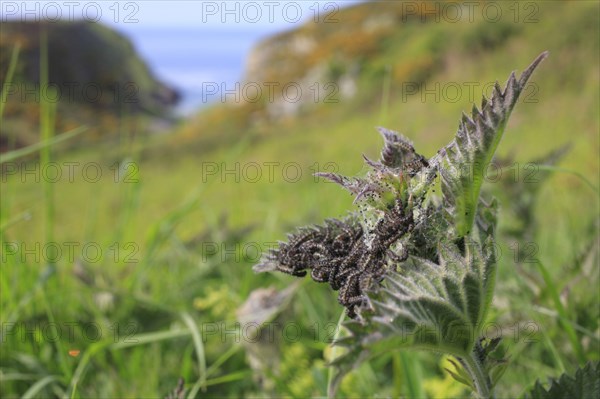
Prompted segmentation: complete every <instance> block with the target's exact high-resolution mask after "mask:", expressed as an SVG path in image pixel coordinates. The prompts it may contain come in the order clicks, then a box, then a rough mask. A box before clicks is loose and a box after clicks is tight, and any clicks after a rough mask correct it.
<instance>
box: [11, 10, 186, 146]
mask: <svg viewBox="0 0 600 399" xmlns="http://www.w3.org/2000/svg"><path fill="white" fill-rule="evenodd" d="M42 38H45V39H42ZM42 40H46V43H47V50H48V67H47V73H48V84H47V85H45V86H44V87H41V85H40V70H41V64H40V43H41V41H42ZM17 44H18V45H19V48H20V53H19V58H18V60H17V64H16V65H15V72H14V77H13V79H12V81H11V84H10V85H8V86H7V88H6V90H7V94H8V95H7V102H6V107H5V115H4V120H3V122H4V123H3V124H2V127H0V135H1V137H2V141H0V151H7V150H8V148H9V143H11V142H12V143H13V144H14V147H17V148H20V147H23V146H26V145H29V144H32V143H34V142H35V141H36V135H35V131H36V130H37V128H36V127H37V126H38V125H39V123H40V121H39V111H38V108H39V106H38V104H39V102H40V100H41V96H43V97H44V98H46V99H48V101H50V102H53V103H56V104H57V120H56V127H57V128H58V129H59V130H70V129H73V128H74V127H77V126H80V125H84V124H85V125H91V126H90V127H91V131H90V132H88V135H87V138H88V139H89V138H92V137H102V136H112V135H114V132H116V130H117V129H118V128H117V126H118V124H119V118H120V117H121V115H122V114H137V115H144V116H146V117H147V118H145V119H150V117H153V118H155V119H168V118H169V117H170V114H169V110H170V109H171V108H172V106H173V105H175V104H176V103H177V101H178V98H179V94H178V93H177V92H176V91H175V90H174V89H172V88H170V87H168V86H166V85H165V84H163V83H161V82H160V81H158V80H157V79H156V78H155V77H154V76H153V74H152V72H151V71H150V70H149V69H148V66H147V65H146V63H145V62H144V61H143V60H142V59H141V58H140V57H139V56H138V55H137V53H136V50H135V49H134V47H133V45H132V44H131V42H130V41H129V40H128V39H127V38H125V37H124V36H123V35H121V34H120V33H118V32H116V31H114V30H112V29H110V28H108V27H105V26H104V25H101V24H96V23H86V22H58V23H57V22H53V23H51V22H19V21H6V22H3V23H2V29H1V30H0V71H2V79H3V80H4V77H5V76H6V73H7V71H8V69H9V65H10V59H11V54H12V50H13V47H14V46H15V45H17ZM140 119H141V118H140ZM88 141H89V140H88Z"/></svg>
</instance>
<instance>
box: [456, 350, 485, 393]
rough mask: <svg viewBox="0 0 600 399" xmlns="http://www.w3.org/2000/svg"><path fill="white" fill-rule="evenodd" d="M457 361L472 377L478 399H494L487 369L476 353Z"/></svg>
mask: <svg viewBox="0 0 600 399" xmlns="http://www.w3.org/2000/svg"><path fill="white" fill-rule="evenodd" d="M457 359H458V361H459V362H460V364H461V365H462V366H463V367H464V368H465V371H466V372H467V373H469V375H470V376H471V379H472V380H473V383H474V385H475V389H476V390H477V397H478V398H482V399H489V398H494V393H493V391H492V383H491V380H490V377H489V376H488V375H487V374H486V372H485V369H484V367H483V365H482V364H481V362H480V361H479V359H477V357H476V355H475V352H471V355H470V356H467V357H460V358H457Z"/></svg>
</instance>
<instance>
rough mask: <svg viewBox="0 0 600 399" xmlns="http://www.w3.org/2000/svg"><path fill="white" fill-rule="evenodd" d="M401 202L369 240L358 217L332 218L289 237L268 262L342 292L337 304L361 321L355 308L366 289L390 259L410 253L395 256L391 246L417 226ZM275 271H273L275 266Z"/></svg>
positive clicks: (387, 213) (361, 302)
mask: <svg viewBox="0 0 600 399" xmlns="http://www.w3.org/2000/svg"><path fill="white" fill-rule="evenodd" d="M404 209H405V206H404V204H403V203H402V201H401V200H400V199H396V200H395V201H394V203H393V204H392V205H390V206H389V207H388V209H387V210H386V211H385V212H384V215H383V217H382V218H381V219H380V220H379V221H378V222H377V224H376V225H375V227H374V228H373V230H372V231H370V232H369V233H370V237H371V239H370V240H367V239H366V235H365V234H364V229H363V227H362V226H361V224H360V223H359V222H358V220H356V219H355V218H352V217H350V218H347V219H345V220H337V219H329V220H327V221H326V222H325V224H324V225H322V226H314V227H311V228H303V229H300V230H299V231H298V232H297V233H295V234H291V235H289V236H288V238H289V241H288V242H287V243H280V244H279V247H278V248H277V249H275V250H272V251H271V252H270V253H269V254H268V255H267V256H266V259H264V260H263V264H270V265H272V267H273V266H274V269H275V270H278V271H280V272H283V273H287V274H291V275H293V276H296V277H303V276H305V275H306V274H307V273H308V272H309V271H310V276H311V277H312V279H313V280H314V281H317V282H320V283H329V285H330V286H331V288H332V289H333V290H335V291H338V290H339V295H338V301H339V303H340V304H341V305H343V306H345V307H346V308H347V313H348V316H349V317H351V318H354V317H356V309H355V308H356V307H360V306H362V305H364V304H365V301H366V296H365V291H366V290H367V289H368V288H369V287H370V286H371V285H372V284H378V283H380V282H381V280H382V279H383V276H384V273H385V267H386V263H387V259H388V258H391V259H393V260H395V261H399V262H401V261H404V260H406V258H407V257H408V252H407V251H403V253H402V254H399V255H398V254H396V253H394V252H393V251H391V250H390V247H391V246H392V245H393V244H394V243H395V242H396V241H398V240H399V239H400V238H402V237H403V236H404V235H406V234H407V233H408V232H410V231H411V230H412V228H413V216H412V212H405V211H404ZM272 267H271V268H272Z"/></svg>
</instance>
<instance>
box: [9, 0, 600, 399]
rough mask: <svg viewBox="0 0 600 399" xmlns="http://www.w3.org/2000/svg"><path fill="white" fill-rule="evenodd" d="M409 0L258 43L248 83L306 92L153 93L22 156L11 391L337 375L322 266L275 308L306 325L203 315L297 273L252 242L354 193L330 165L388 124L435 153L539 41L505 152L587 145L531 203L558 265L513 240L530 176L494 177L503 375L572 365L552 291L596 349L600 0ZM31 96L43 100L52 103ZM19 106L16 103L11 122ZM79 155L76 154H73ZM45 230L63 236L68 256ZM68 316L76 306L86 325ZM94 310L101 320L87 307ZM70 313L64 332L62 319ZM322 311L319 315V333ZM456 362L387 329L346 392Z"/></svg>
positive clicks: (354, 155) (530, 154) (146, 391)
mask: <svg viewBox="0 0 600 399" xmlns="http://www.w3.org/2000/svg"><path fill="white" fill-rule="evenodd" d="M401 4H402V3H399V2H371V3H369V4H361V5H358V6H353V7H349V8H347V9H343V10H340V11H339V12H337V13H336V14H335V15H331V16H330V19H326V18H325V15H323V16H322V17H323V18H322V20H321V21H320V22H319V23H315V22H314V21H308V22H307V23H306V24H305V25H304V26H302V27H300V28H299V29H297V30H294V31H290V32H285V33H283V34H281V35H279V36H276V37H273V38H270V39H268V40H266V41H265V42H263V43H261V44H259V45H258V46H257V48H256V49H255V51H254V52H253V53H252V55H251V58H250V60H249V62H248V68H247V73H246V75H245V76H244V82H245V84H246V85H249V84H252V83H256V84H258V85H259V86H261V87H264V83H265V82H279V83H280V86H281V87H283V86H285V85H286V84H291V83H297V84H298V85H299V86H300V87H301V88H302V93H303V96H302V97H301V100H299V101H298V102H291V101H289V99H288V100H287V101H286V99H285V98H282V94H281V91H279V90H275V94H274V97H273V98H270V97H269V96H268V95H267V94H266V93H267V91H266V90H264V91H263V92H262V96H259V97H254V96H250V95H248V96H247V97H246V99H248V98H249V97H251V100H252V101H243V98H244V97H243V96H242V97H241V98H242V100H240V101H228V102H227V103H217V104H213V105H211V106H210V107H208V108H206V109H204V110H201V111H200V112H198V114H197V115H195V116H193V117H191V118H190V119H189V120H186V121H184V122H182V123H181V124H180V125H179V126H177V127H176V128H175V129H172V130H170V131H168V133H169V134H164V135H160V136H150V135H145V134H144V132H143V129H141V128H140V126H143V124H142V123H141V122H140V118H142V117H141V116H140V115H137V114H135V113H121V114H119V116H118V123H116V124H115V130H114V132H115V134H114V136H113V137H112V138H111V139H108V138H107V139H100V140H97V141H96V143H95V144H94V145H93V146H86V147H83V148H79V149H77V150H72V151H65V150H64V149H65V148H66V147H68V146H69V143H61V144H58V145H55V146H52V147H50V149H49V150H48V152H46V153H45V155H44V156H42V157H40V158H41V159H40V160H33V161H29V162H27V163H25V164H21V163H20V161H21V159H17V160H16V161H11V162H10V163H9V165H7V163H6V162H5V163H4V164H3V168H4V174H3V175H2V181H1V186H0V188H1V192H2V203H1V207H0V219H1V220H0V229H1V238H2V245H3V246H2V248H1V250H2V266H1V268H2V270H1V271H2V273H1V275H0V283H1V294H0V298H1V305H2V306H1V308H2V320H1V321H2V323H3V326H5V327H6V328H5V329H4V330H3V332H2V351H1V353H0V356H1V358H0V382H1V385H0V394H1V396H2V397H6V398H11V397H21V396H23V395H24V394H25V393H27V392H28V390H29V393H33V395H32V396H33V397H36V395H37V396H38V397H56V396H61V397H62V396H63V395H65V396H68V397H164V396H165V395H166V394H167V392H170V391H172V390H173V389H174V388H175V386H176V384H177V379H178V378H179V377H180V376H182V377H183V378H184V380H185V387H186V389H187V390H188V391H190V390H191V391H192V392H196V393H197V397H240V396H254V397H273V396H278V397H281V396H286V397H311V396H324V395H326V387H327V377H328V369H327V367H326V364H325V362H326V360H327V359H329V356H330V352H331V351H330V348H329V345H328V339H330V338H331V329H328V327H327V328H326V327H325V326H331V325H332V323H333V326H335V323H337V321H338V319H339V317H340V314H341V312H342V310H343V309H342V308H341V306H338V305H337V302H336V297H335V294H334V293H332V292H330V290H328V289H327V287H324V286H321V285H318V284H314V283H312V282H309V281H308V280H307V281H302V282H300V283H299V284H298V285H297V286H294V287H295V288H294V291H293V293H291V294H290V295H291V296H289V297H286V298H284V300H280V301H279V305H277V306H275V308H276V309H275V311H274V312H275V313H276V314H277V316H276V317H277V318H276V319H275V320H277V321H278V322H280V323H284V322H290V321H293V322H294V323H297V325H298V326H300V328H301V329H302V331H304V332H305V334H303V335H302V336H301V337H300V339H289V338H287V339H286V338H285V337H284V338H281V339H280V340H279V341H278V342H276V343H266V344H264V343H263V345H262V346H259V347H258V355H257V354H256V353H255V352H253V351H255V350H257V349H256V347H252V346H249V345H247V342H244V341H243V340H242V341H239V342H238V341H236V340H235V334H230V335H228V336H223V335H220V334H219V333H213V330H210V329H208V330H207V328H206V326H211V328H212V327H214V326H215V325H217V324H215V323H229V324H227V326H228V327H229V328H231V329H233V330H234V331H235V327H233V323H234V322H235V321H237V320H239V319H241V318H242V316H244V314H243V313H244V312H243V311H240V310H239V309H245V308H248V307H250V306H249V305H248V304H246V307H243V305H244V303H245V302H246V301H247V299H248V298H249V297H250V296H251V293H252V292H254V290H256V289H259V288H268V287H271V286H273V287H275V288H277V289H283V288H285V287H289V286H291V285H292V283H294V282H296V280H294V279H293V278H291V277H288V276H282V275H254V274H253V272H252V271H251V266H252V265H253V264H254V263H256V262H257V261H258V255H259V254H258V251H257V248H258V250H263V249H267V248H268V247H269V245H272V243H273V242H275V241H276V240H278V239H283V238H284V237H285V232H287V231H289V230H290V228H292V227H293V226H300V225H307V224H309V223H315V222H321V221H322V220H323V219H324V218H327V217H338V216H341V215H343V214H345V212H346V210H347V209H353V208H352V197H351V196H349V195H348V194H347V193H345V192H343V191H342V190H341V189H340V188H339V187H337V186H336V185H334V184H329V183H326V182H323V181H321V180H320V179H317V178H315V177H313V176H312V174H313V173H314V172H316V171H335V172H340V173H342V174H345V175H354V174H357V173H360V172H361V171H362V170H363V160H362V157H361V155H362V154H365V155H366V156H368V157H370V158H377V155H378V153H379V150H380V146H381V143H382V140H381V138H380V137H379V136H378V134H377V132H376V130H375V129H374V128H375V126H385V127H388V128H390V129H394V130H398V131H400V132H401V133H402V134H404V135H406V136H407V137H409V138H411V139H412V140H413V141H414V144H415V148H416V149H417V150H418V151H419V152H421V153H423V154H424V155H425V156H427V157H431V156H432V155H434V153H435V151H436V150H437V149H438V148H440V147H441V146H443V145H445V144H446V143H448V142H449V141H450V140H451V138H452V137H453V135H454V133H455V131H456V128H457V125H458V121H459V118H460V115H461V112H462V111H469V110H470V108H471V107H472V104H473V103H476V104H479V103H480V99H481V95H482V94H486V95H489V93H490V89H491V87H490V84H492V83H493V82H495V81H496V80H499V81H500V83H501V84H504V82H505V81H506V78H507V77H508V76H509V74H510V72H511V71H513V70H517V71H518V72H519V73H520V72H521V71H522V70H523V69H524V68H525V67H526V66H527V65H529V63H530V62H531V61H532V60H533V59H534V58H535V56H537V55H538V54H539V53H541V52H542V51H544V50H548V51H549V52H550V56H549V58H548V59H547V60H546V61H545V62H544V64H543V65H541V66H540V68H539V70H538V71H537V72H536V74H535V75H534V76H533V78H532V84H531V86H530V88H529V89H528V90H527V91H526V92H525V93H524V94H523V97H522V100H521V101H520V102H519V104H518V105H517V106H516V108H515V110H514V112H513V115H512V117H511V119H510V122H509V125H508V127H507V130H506V133H505V136H504V139H503V142H502V143H501V144H500V147H499V157H501V158H503V159H506V158H509V157H512V160H513V162H516V164H511V165H515V166H512V168H509V169H508V170H504V173H505V174H504V177H506V176H508V175H509V174H510V175H511V176H512V174H513V173H515V174H516V176H518V177H516V178H515V179H516V180H517V181H519V182H521V181H524V180H523V179H524V178H525V177H527V176H529V177H532V176H533V177H534V178H535V176H538V174H539V175H540V176H541V169H535V165H534V169H533V171H532V170H531V169H528V167H527V163H528V162H531V161H534V160H536V159H538V158H540V157H542V156H544V155H545V154H547V153H548V152H550V151H551V150H554V149H556V148H558V147H561V146H563V145H565V144H570V145H571V148H570V150H569V151H568V153H567V154H566V155H565V156H564V158H563V159H562V160H561V161H560V162H559V164H558V166H559V167H560V171H553V172H552V173H551V174H550V175H549V177H548V179H547V180H546V181H544V184H543V185H542V186H541V189H540V192H539V197H538V198H537V202H535V207H534V208H533V210H532V212H533V214H534V218H535V221H536V226H537V227H536V229H535V232H534V234H533V237H530V238H528V240H531V241H532V242H534V244H535V245H536V248H537V250H536V255H537V256H538V257H539V258H540V260H541V261H543V263H544V264H545V265H546V268H547V269H548V271H549V276H543V275H542V274H541V273H540V271H539V270H538V269H536V268H535V267H534V266H532V265H530V264H521V263H519V264H517V263H518V262H516V261H515V260H514V258H513V252H514V251H513V250H511V248H514V245H515V240H514V239H511V240H509V238H508V237H509V235H508V233H506V231H508V228H509V227H511V226H513V225H514V223H515V220H514V219H515V218H516V217H517V216H518V213H517V212H516V211H515V209H514V207H511V203H512V202H513V201H514V198H511V195H513V194H511V192H509V191H508V190H505V189H503V188H502V187H503V186H501V185H500V184H494V182H493V181H489V182H488V183H487V185H486V186H485V189H486V190H487V191H488V192H489V193H490V194H494V195H496V196H497V197H498V198H499V201H500V205H501V215H500V220H501V222H500V229H501V230H502V231H504V232H505V235H504V236H503V237H504V238H505V239H506V242H503V243H502V254H503V255H502V256H501V257H500V267H499V274H498V282H497V284H496V285H497V290H496V291H497V296H496V298H495V303H494V306H495V308H496V311H495V312H494V314H492V315H491V317H492V318H493V320H494V321H496V322H497V323H498V325H499V326H500V327H501V328H502V331H503V333H504V334H505V336H506V337H507V340H508V341H509V345H508V346H509V348H510V352H509V355H510V361H511V366H510V367H509V368H508V371H507V372H506V375H505V377H504V378H503V380H502V381H501V386H499V387H498V397H520V396H521V395H522V394H523V393H524V392H525V390H526V389H527V388H528V387H531V386H532V385H533V383H534V382H535V380H536V379H537V378H539V379H541V380H542V381H546V377H549V376H554V377H557V376H558V375H560V374H561V373H562V372H563V371H569V372H572V371H573V370H575V369H576V367H577V364H578V361H577V354H576V351H575V350H574V348H573V347H572V346H571V345H570V341H569V337H568V336H567V333H566V332H565V331H564V329H563V328H562V327H561V326H562V324H561V316H559V312H558V309H557V306H558V305H557V302H555V299H556V298H558V300H559V301H560V304H562V305H561V306H563V307H564V308H565V309H566V310H565V311H566V312H567V314H568V317H569V321H570V322H572V323H573V325H575V326H576V332H577V339H578V342H579V343H580V345H581V347H582V348H583V350H584V352H585V356H586V357H587V359H588V360H598V359H599V358H600V354H599V352H598V350H599V345H600V344H599V334H600V329H599V325H598V320H599V319H600V311H599V309H598V300H599V299H598V293H597V286H598V270H597V269H598V268H597V262H598V246H597V243H598V216H599V212H598V210H599V203H598V192H597V187H598V180H599V178H600V176H599V168H600V164H599V162H600V160H599V156H598V153H599V148H600V143H599V135H598V132H599V129H600V118H599V114H598V109H600V95H599V93H600V92H599V87H600V85H599V83H600V82H599V80H600V69H599V68H600V62H599V60H600V43H599V41H600V39H599V37H600V17H599V15H600V14H599V12H600V6H599V4H598V3H597V2H595V1H577V2H559V1H553V2H526V3H516V2H499V3H492V4H494V7H497V8H498V9H500V10H501V11H500V13H501V17H500V18H499V19H498V20H497V21H496V17H495V15H497V14H494V13H493V10H492V9H489V8H488V12H489V14H483V13H482V10H483V9H484V7H485V4H487V3H478V6H477V7H476V8H475V11H474V13H473V19H472V20H471V19H470V18H468V14H467V11H466V10H465V9H464V8H463V9H462V12H463V13H464V14H463V18H462V19H461V20H456V19H455V17H454V15H455V14H454V13H453V11H452V9H448V8H444V7H443V5H440V4H445V3H427V7H429V8H428V9H429V10H436V7H437V10H438V12H437V13H436V12H430V13H425V12H422V11H423V10H424V8H423V5H422V3H413V4H417V5H420V6H419V7H417V10H414V9H406V7H404V9H403V7H402V5H401ZM435 4H438V5H437V6H436V5H435ZM451 12H452V13H451ZM52 53H53V50H52V49H50V50H49V56H52ZM2 56H3V57H6V55H5V52H4V51H3V55H2ZM3 62H4V61H3ZM4 65H5V64H4V63H3V64H2V69H1V70H0V73H1V75H2V76H3V77H4V76H5V74H6V68H5V66H4ZM3 79H4V78H3ZM315 84H316V86H314V85H315ZM246 87H249V86H246ZM311 87H312V89H311ZM317 89H318V90H320V92H319V94H318V95H317V97H315V91H316V90H317ZM315 98H316V99H315ZM7 104H10V102H9V103H7ZM28 106H29V107H31V111H30V112H32V113H35V112H38V111H36V110H38V108H39V107H40V104H29V105H28ZM11 115H13V114H11V113H10V111H9V107H8V105H7V108H6V110H5V115H4V117H3V119H2V124H4V123H6V122H7V121H8V119H9V116H11ZM13 116H14V115H13ZM38 129H39V131H40V133H43V132H47V130H46V129H48V126H44V125H43V123H40V126H36V134H38V132H37V130H38ZM64 130H66V128H63V127H57V128H56V133H57V134H58V133H61V132H62V131H64ZM3 134H4V133H3ZM86 134H87V133H83V134H82V135H81V136H79V137H78V138H75V139H72V140H75V141H76V140H79V139H81V138H82V137H83V138H85V135H86ZM40 137H43V136H42V135H40ZM27 143H29V141H28V142H27ZM42 153H43V154H44V152H43V151H42ZM49 161H52V162H57V163H58V164H59V165H62V175H61V177H60V178H57V179H54V178H49V177H48V176H52V177H54V176H55V174H54V173H55V170H54V169H52V170H50V169H49V167H48V162H49ZM0 162H2V158H0ZM64 165H73V166H72V168H73V169H72V170H73V174H72V175H69V173H68V169H67V166H64ZM90 165H91V166H90ZM27 170H29V171H32V172H30V173H25V172H24V171H27ZM98 171H99V172H98ZM531 173H533V175H531ZM71 176H72V177H71ZM581 176H583V177H584V178H585V179H587V181H589V182H592V185H595V188H593V187H592V188H590V186H589V185H588V184H587V183H586V182H585V181H584V179H582V178H581ZM490 180H493V179H490ZM50 243H58V244H59V245H58V246H59V247H60V248H61V250H62V252H61V253H60V254H59V255H58V256H57V255H56V252H55V251H56V248H55V246H53V245H49V244H50ZM270 243H271V244H270ZM521 244H527V242H524V243H521ZM86 246H87V247H86ZM69 247H70V248H74V250H73V254H74V255H73V256H69V253H68V251H67V249H68V248H69ZM84 247H86V248H87V250H85V251H84V250H83V248H84ZM98 248H100V252H99V253H100V254H99V255H98V254H97V252H98V251H97V249H98ZM23 250H26V251H29V252H23ZM90 251H95V252H90ZM36 254H37V255H36ZM547 278H549V279H550V280H549V281H551V282H553V284H554V285H555V287H554V288H555V290H553V289H552V287H549V285H548V280H547ZM545 279H546V280H545ZM553 293H558V294H557V295H553ZM262 294H263V295H267V294H265V292H262ZM255 295H257V294H255ZM274 317H275V316H274ZM11 323H12V324H11ZM65 323H74V324H71V325H74V326H75V327H74V328H75V330H74V331H75V332H74V335H73V336H72V337H70V336H68V334H66V331H67V330H66V327H65V325H66V324H65ZM90 323H94V324H93V325H94V326H96V327H97V329H98V330H99V331H100V332H101V337H96V336H93V338H90V335H89V334H87V333H86V329H85V328H83V327H81V326H87V325H89V324H90ZM48 326H50V327H48ZM56 326H59V327H62V338H61V339H48V337H49V336H50V338H52V337H55V336H56V335H57V331H55V330H53V328H56ZM220 326H221V327H222V325H220ZM315 326H316V327H315ZM523 326H525V327H523ZM532 326H533V327H532ZM315 328H317V330H318V331H319V334H317V335H318V337H317V336H315V335H314V334H313V333H310V334H309V333H308V332H309V331H312V332H314V331H315ZM51 334H54V335H51ZM86 334H87V335H86ZM311 334H312V335H311ZM519 334H521V335H519ZM523 334H525V335H523ZM524 336H525V337H526V338H527V339H524V338H523V337H524ZM513 338H514V339H513ZM70 350H79V351H81V353H80V354H78V355H70V354H69V351H70ZM257 358H258V359H260V358H263V361H266V360H265V359H273V361H274V362H275V363H276V364H278V366H277V367H278V368H277V369H278V370H280V371H279V373H272V374H268V373H267V374H266V376H265V375H263V376H262V377H259V374H260V367H259V366H257V360H256V359H257ZM258 363H260V362H258ZM444 367H448V364H447V363H445V361H444V360H440V359H439V358H438V357H436V356H435V355H433V354H429V353H425V354H422V353H418V354H412V353H410V354H402V355H399V354H398V353H397V352H393V351H390V354H389V356H384V357H382V358H381V359H376V360H373V361H371V362H368V363H366V364H365V365H364V366H361V367H360V368H359V369H358V370H356V372H354V373H352V374H351V375H350V376H349V377H347V379H346V380H345V381H344V383H343V384H342V387H341V394H342V395H343V396H344V397H357V396H359V397H369V396H373V395H374V394H378V395H379V396H394V397H399V396H410V395H411V394H414V393H415V392H416V391H415V389H417V391H418V388H415V384H414V383H415V381H416V382H417V385H416V386H417V387H418V386H421V388H420V389H422V391H421V393H423V395H426V396H428V397H444V396H454V397H461V396H464V395H465V391H464V390H462V388H461V386H460V385H459V384H457V383H455V382H453V381H452V380H451V379H449V377H448V375H447V374H445V372H444V371H443V368H444ZM263 371H264V370H263Z"/></svg>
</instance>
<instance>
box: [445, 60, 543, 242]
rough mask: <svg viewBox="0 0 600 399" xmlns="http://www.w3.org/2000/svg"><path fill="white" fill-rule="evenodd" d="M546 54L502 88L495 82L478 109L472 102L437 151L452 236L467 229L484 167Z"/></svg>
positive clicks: (469, 226) (474, 207)
mask: <svg viewBox="0 0 600 399" xmlns="http://www.w3.org/2000/svg"><path fill="white" fill-rule="evenodd" d="M546 56H547V52H544V53H542V54H541V55H540V56H538V57H537V58H536V59H535V61H533V63H532V64H531V65H530V66H529V67H528V68H527V69H526V70H525V71H524V72H523V74H522V75H521V77H520V78H519V79H518V80H517V78H516V77H515V73H514V72H513V73H512V74H511V75H510V77H509V78H508V83H507V84H506V88H505V89H504V90H502V88H501V87H500V85H499V84H498V83H497V82H496V85H495V87H494V89H493V93H492V98H491V99H490V100H487V99H486V98H485V97H484V98H483V101H482V105H481V111H480V110H478V109H477V107H475V106H473V110H472V112H471V116H470V117H469V116H468V115H466V114H464V113H463V117H462V120H461V121H460V124H459V127H458V131H457V133H456V137H455V138H454V140H453V141H452V142H451V143H450V144H449V145H448V146H446V147H445V148H444V149H442V150H441V151H440V152H439V153H438V155H439V156H440V158H441V159H440V160H439V171H440V175H441V182H442V193H443V196H444V205H445V209H446V212H447V215H448V217H449V218H450V219H451V220H452V221H453V225H454V230H455V231H454V235H455V237H464V236H466V235H468V234H469V233H470V231H471V227H472V225H473V220H474V218H475V214H476V209H477V205H478V203H479V192H480V189H481V184H482V183H483V178H484V173H485V171H486V168H487V166H488V165H489V163H490V161H491V160H492V157H493V156H494V153H495V152H496V148H497V147H498V143H499V142H500V140H501V138H502V135H503V133H504V129H505V127H506V123H507V121H508V118H509V116H510V113H511V111H512V109H513V108H514V106H515V104H516V103H517V100H518V98H519V95H520V94H521V93H522V92H523V90H524V88H525V85H526V84H527V81H528V80H529V78H530V77H531V75H532V73H533V71H534V70H535V68H536V67H537V66H538V65H539V63H540V62H541V61H542V60H543V59H544V58H546Z"/></svg>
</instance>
